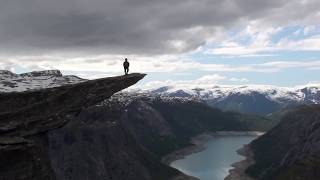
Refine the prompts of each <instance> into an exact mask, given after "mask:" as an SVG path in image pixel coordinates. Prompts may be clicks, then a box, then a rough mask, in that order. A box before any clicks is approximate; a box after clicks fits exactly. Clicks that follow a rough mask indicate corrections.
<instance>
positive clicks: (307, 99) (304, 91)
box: [136, 85, 320, 115]
mask: <svg viewBox="0 0 320 180" xmlns="http://www.w3.org/2000/svg"><path fill="white" fill-rule="evenodd" d="M136 91H138V92H144V93H149V94H153V95H159V96H167V97H180V98H189V99H200V100H203V101H205V102H207V103H208V104H209V105H210V106H212V107H217V108H220V109H222V110H224V111H236V112H241V113H252V114H259V115H268V114H270V113H274V112H276V111H279V110H281V109H282V108H287V107H292V106H297V105H301V104H318V103H319V102H320V85H307V86H299V87H294V88H287V87H277V86H270V85H247V86H235V85H233V86H226V85H219V86H218V85H217V86H213V87H206V88H194V87H193V88H188V87H179V86H164V87H160V88H154V89H144V90H136Z"/></svg>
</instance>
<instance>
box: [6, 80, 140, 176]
mask: <svg viewBox="0 0 320 180" xmlns="http://www.w3.org/2000/svg"><path fill="white" fill-rule="evenodd" d="M144 76H145V74H130V75H127V76H119V77H112V78H104V79H97V80H92V81H86V82H83V83H79V84H74V85H66V86H61V87H56V88H51V89H43V90H37V91H26V92H20V93H2V94H0V162H1V164H0V177H1V179H6V180H7V179H8V180H10V179H33V180H37V179H38V180H40V179H41V180H43V179H55V175H54V173H53V171H52V169H51V167H50V165H49V164H50V163H49V161H50V160H49V159H48V142H47V137H46V132H47V131H49V130H53V129H56V128H59V127H62V126H63V125H65V124H66V123H68V122H69V121H70V120H71V119H73V118H74V117H75V116H77V115H78V114H79V112H80V111H81V110H83V109H85V108H87V107H89V106H92V105H95V104H96V103H98V102H100V101H102V100H104V99H106V98H109V97H110V96H112V95H113V94H114V93H116V92H118V91H120V90H122V89H125V88H127V87H129V86H131V85H133V84H135V83H136V82H138V81H139V80H140V79H142V78H143V77H144Z"/></svg>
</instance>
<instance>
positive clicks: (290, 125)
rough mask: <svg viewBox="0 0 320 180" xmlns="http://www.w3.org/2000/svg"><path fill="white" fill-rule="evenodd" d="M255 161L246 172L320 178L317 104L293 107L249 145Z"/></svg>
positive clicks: (283, 179)
mask: <svg viewBox="0 0 320 180" xmlns="http://www.w3.org/2000/svg"><path fill="white" fill-rule="evenodd" d="M250 148H251V149H252V151H253V153H254V159H255V161H256V163H255V164H254V165H253V166H251V167H249V168H248V169H247V173H248V174H249V175H251V176H253V177H255V178H257V179H262V180H270V179H275V180H301V179H308V180H318V179H320V173H319V172H320V156H319V153H320V106H319V105H312V106H302V107H298V108H295V109H293V110H291V111H289V112H287V114H286V115H285V116H284V117H283V118H282V121H281V123H280V124H279V125H278V126H276V127H275V128H273V129H272V130H270V131H269V132H268V133H266V134H265V135H263V136H262V137H260V138H258V139H257V140H255V141H253V142H252V143H251V145H250Z"/></svg>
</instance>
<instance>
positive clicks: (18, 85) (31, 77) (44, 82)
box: [0, 70, 86, 92]
mask: <svg viewBox="0 0 320 180" xmlns="http://www.w3.org/2000/svg"><path fill="white" fill-rule="evenodd" d="M84 81H86V80H84V79H81V78H79V77H76V76H63V75H62V74H61V72H60V71H59V70H47V71H33V72H30V73H24V74H15V73H12V72H10V71H6V70H0V92H21V91H27V90H35V89H43V88H51V87H57V86H62V85H66V84H75V83H79V82H84Z"/></svg>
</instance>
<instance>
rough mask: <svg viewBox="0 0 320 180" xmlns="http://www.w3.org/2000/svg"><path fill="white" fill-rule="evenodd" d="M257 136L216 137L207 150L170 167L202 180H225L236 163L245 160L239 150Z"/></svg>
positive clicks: (173, 163) (177, 161) (208, 144)
mask: <svg viewBox="0 0 320 180" xmlns="http://www.w3.org/2000/svg"><path fill="white" fill-rule="evenodd" d="M255 138H256V136H216V137H213V138H212V139H210V140H209V141H208V142H207V143H206V144H205V146H206V149H205V150H203V151H201V152H198V153H194V154H190V155H188V156H186V157H185V158H184V159H180V160H176V161H174V162H172V163H171V164H170V165H171V166H172V167H174V168H176V169H179V170H180V171H182V172H184V173H185V174H187V175H190V176H193V177H197V178H199V179H200V180H223V179H224V178H225V177H226V176H227V175H228V174H229V170H230V169H231V168H232V167H231V165H232V164H233V163H235V162H238V161H241V160H243V159H244V157H243V156H240V155H238V154H237V152H236V151H237V150H238V149H240V148H241V147H242V146H243V145H244V144H248V143H250V142H251V141H252V140H253V139H255Z"/></svg>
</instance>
